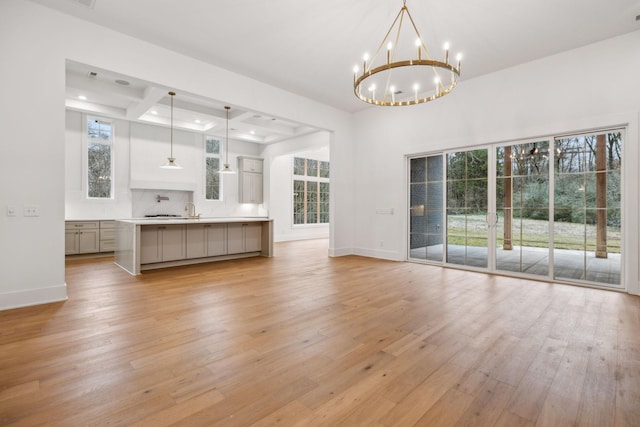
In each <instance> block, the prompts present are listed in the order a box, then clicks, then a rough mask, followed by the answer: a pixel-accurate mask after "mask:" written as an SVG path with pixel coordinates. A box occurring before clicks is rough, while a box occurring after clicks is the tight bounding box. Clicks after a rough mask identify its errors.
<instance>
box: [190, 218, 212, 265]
mask: <svg viewBox="0 0 640 427" xmlns="http://www.w3.org/2000/svg"><path fill="white" fill-rule="evenodd" d="M206 236H207V228H206V225H204V224H188V225H187V258H188V259H191V258H203V257H206V256H207V243H208V242H207V237H206Z"/></svg>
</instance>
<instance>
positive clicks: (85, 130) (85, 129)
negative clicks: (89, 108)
mask: <svg viewBox="0 0 640 427" xmlns="http://www.w3.org/2000/svg"><path fill="white" fill-rule="evenodd" d="M82 119H83V123H82V135H83V137H82V141H83V144H82V149H83V153H82V163H83V184H84V187H85V188H84V196H85V198H86V199H87V200H92V201H97V200H115V167H116V162H115V152H116V149H115V145H116V144H115V129H116V125H115V120H113V119H110V118H107V117H100V116H94V115H90V114H83V115H82ZM91 120H93V121H98V122H103V123H108V124H109V126H110V127H111V132H110V138H109V139H108V140H104V139H99V138H90V137H89V121H91ZM91 144H100V145H106V146H108V147H109V151H110V165H109V171H110V176H109V179H110V183H111V185H110V188H109V197H93V196H90V195H89V190H90V189H89V146H90V145H91Z"/></svg>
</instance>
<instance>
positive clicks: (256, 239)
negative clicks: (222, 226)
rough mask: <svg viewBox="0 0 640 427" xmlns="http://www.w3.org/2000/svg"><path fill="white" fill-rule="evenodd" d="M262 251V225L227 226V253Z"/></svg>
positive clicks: (235, 224) (241, 224)
mask: <svg viewBox="0 0 640 427" xmlns="http://www.w3.org/2000/svg"><path fill="white" fill-rule="evenodd" d="M261 250H262V224H260V223H231V224H228V225H227V253H229V254H240V253H244V252H259V251H261Z"/></svg>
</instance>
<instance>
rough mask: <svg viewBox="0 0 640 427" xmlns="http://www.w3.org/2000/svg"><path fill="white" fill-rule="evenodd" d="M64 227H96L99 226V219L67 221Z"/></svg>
mask: <svg viewBox="0 0 640 427" xmlns="http://www.w3.org/2000/svg"><path fill="white" fill-rule="evenodd" d="M64 227H65V229H66V230H78V229H80V230H81V229H96V228H99V227H100V226H99V222H98V221H65V223H64Z"/></svg>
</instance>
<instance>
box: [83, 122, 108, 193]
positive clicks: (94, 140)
mask: <svg viewBox="0 0 640 427" xmlns="http://www.w3.org/2000/svg"><path fill="white" fill-rule="evenodd" d="M87 197H88V198H92V199H94V198H95V199H111V198H113V123H112V122H111V121H110V120H106V119H96V118H93V117H88V118H87Z"/></svg>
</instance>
